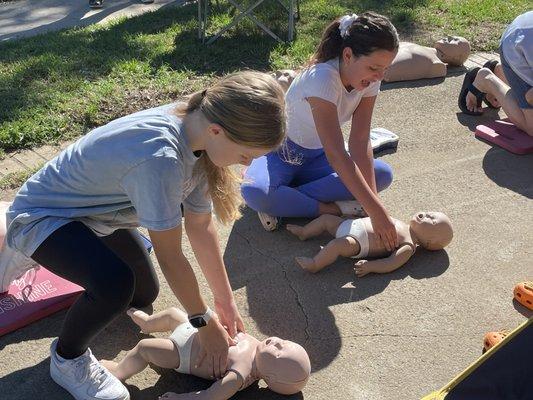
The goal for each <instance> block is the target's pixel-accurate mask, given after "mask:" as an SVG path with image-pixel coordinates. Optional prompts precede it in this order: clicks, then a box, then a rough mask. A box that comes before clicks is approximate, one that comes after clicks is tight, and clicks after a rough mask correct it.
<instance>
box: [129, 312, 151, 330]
mask: <svg viewBox="0 0 533 400" xmlns="http://www.w3.org/2000/svg"><path fill="white" fill-rule="evenodd" d="M126 314H127V315H128V316H129V317H130V318H131V319H132V320H133V322H135V323H136V324H137V325H138V326H139V328H141V332H143V333H150V332H146V331H145V330H144V324H145V323H146V319H147V318H148V314H146V313H145V312H144V311H141V310H137V309H136V308H133V307H132V308H130V309H129V310H128V311H126Z"/></svg>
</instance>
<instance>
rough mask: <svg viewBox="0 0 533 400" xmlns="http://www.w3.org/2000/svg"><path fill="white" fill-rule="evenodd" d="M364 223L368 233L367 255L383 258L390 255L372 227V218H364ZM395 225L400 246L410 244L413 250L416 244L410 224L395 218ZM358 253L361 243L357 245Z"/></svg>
mask: <svg viewBox="0 0 533 400" xmlns="http://www.w3.org/2000/svg"><path fill="white" fill-rule="evenodd" d="M362 220H363V223H364V224H365V228H366V232H367V234H368V255H367V256H365V257H368V258H383V257H388V256H389V255H390V254H391V252H390V251H388V250H387V249H386V248H385V246H384V245H383V242H382V241H381V239H379V237H378V236H377V235H376V234H375V233H374V228H373V227H372V223H371V221H370V218H368V217H367V218H363V219H362ZM393 221H394V225H395V227H396V233H397V234H398V243H399V244H400V246H402V245H403V244H406V243H407V244H410V245H411V247H412V248H413V250H414V249H415V248H416V245H415V243H414V241H413V238H412V237H411V233H410V230H409V225H407V224H406V223H404V222H402V221H400V220H397V219H394V218H393ZM356 247H357V249H356V251H357V253H358V252H359V249H360V246H359V243H357V245H356Z"/></svg>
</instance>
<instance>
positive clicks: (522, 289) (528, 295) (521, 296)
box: [513, 281, 533, 310]
mask: <svg viewBox="0 0 533 400" xmlns="http://www.w3.org/2000/svg"><path fill="white" fill-rule="evenodd" d="M513 292H514V298H515V299H516V301H518V302H519V303H520V304H522V305H523V306H524V307H526V308H527V309H529V310H533V281H531V282H520V283H519V284H518V285H516V286H515V287H514V291H513Z"/></svg>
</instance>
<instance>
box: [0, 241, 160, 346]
mask: <svg viewBox="0 0 533 400" xmlns="http://www.w3.org/2000/svg"><path fill="white" fill-rule="evenodd" d="M141 237H142V239H143V242H144V245H145V247H146V249H147V250H148V252H151V250H152V243H151V242H150V240H148V238H146V237H145V236H144V235H141ZM0 244H1V243H0ZM82 291H83V288H82V287H80V286H78V285H76V284H74V283H72V282H70V281H67V280H66V279H63V278H61V277H59V276H57V275H55V274H53V273H51V272H50V271H48V270H47V269H46V268H43V267H38V268H37V269H31V270H29V271H28V272H26V273H25V274H24V275H23V276H22V277H20V278H19V279H16V280H15V281H14V282H12V283H11V285H10V286H9V289H8V291H7V292H4V293H0V336H2V335H5V334H7V333H9V332H13V331H15V330H17V329H19V328H22V327H23V326H26V325H28V324H31V323H32V322H35V321H38V320H40V319H41V318H44V317H47V316H49V315H50V314H53V313H55V312H58V311H60V310H62V309H64V308H68V307H70V305H71V304H72V303H74V301H76V299H77V297H78V295H79V294H80V293H81V292H82Z"/></svg>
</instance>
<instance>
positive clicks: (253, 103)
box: [176, 71, 286, 224]
mask: <svg viewBox="0 0 533 400" xmlns="http://www.w3.org/2000/svg"><path fill="white" fill-rule="evenodd" d="M195 110H200V111H201V112H202V113H203V114H204V116H205V117H206V118H207V120H208V121H210V122H213V123H217V124H219V125H220V126H222V127H223V128H224V131H225V133H226V135H227V137H228V138H229V139H230V140H232V141H233V142H235V143H237V144H240V145H243V146H247V147H253V148H262V149H275V148H277V147H278V146H280V144H281V143H282V142H283V140H284V139H285V121H286V116H285V100H284V93H283V89H282V88H281V86H280V85H279V83H278V82H277V81H276V80H275V79H274V78H273V77H271V76H270V75H268V74H265V73H262V72H256V71H244V72H238V73H235V74H231V75H228V76H226V77H225V78H223V79H221V80H220V81H218V82H217V83H216V84H215V85H214V86H212V87H210V88H209V89H206V90H203V91H200V92H196V93H193V94H192V95H191V96H190V97H189V100H188V102H187V104H186V105H183V106H181V107H178V108H177V109H176V113H177V115H179V116H184V115H186V114H189V113H191V112H192V111H195ZM195 173H198V174H204V175H205V177H206V179H207V182H208V184H209V195H210V196H211V199H212V201H213V207H214V209H215V214H216V216H217V218H218V220H219V221H220V222H222V223H224V224H227V223H230V222H232V221H234V220H236V219H238V218H239V217H240V216H241V211H240V207H241V205H242V203H243V202H242V198H241V194H240V183H241V181H242V179H241V177H240V176H239V174H238V173H237V172H236V171H235V170H234V169H233V167H218V166H216V165H215V164H214V163H213V162H212V161H211V160H210V159H209V157H208V155H207V153H206V152H205V151H204V152H203V154H202V156H201V157H200V160H198V162H197V163H196V171H195Z"/></svg>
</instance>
